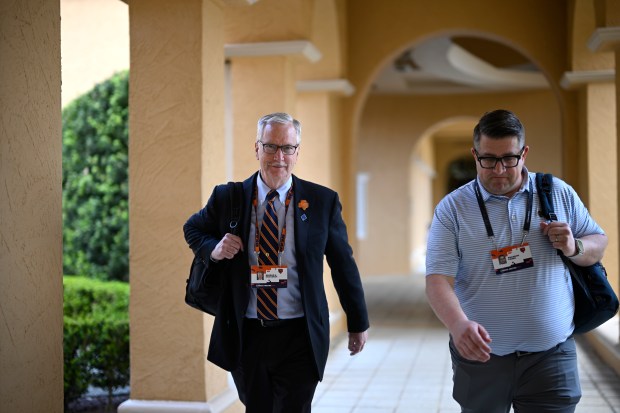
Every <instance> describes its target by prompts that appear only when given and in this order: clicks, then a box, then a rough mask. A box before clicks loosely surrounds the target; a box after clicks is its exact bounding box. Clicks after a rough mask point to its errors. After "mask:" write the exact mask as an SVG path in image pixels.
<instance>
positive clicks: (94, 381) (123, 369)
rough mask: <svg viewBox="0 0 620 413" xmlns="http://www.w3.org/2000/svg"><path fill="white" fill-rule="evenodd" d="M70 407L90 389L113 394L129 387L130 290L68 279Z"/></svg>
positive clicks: (67, 382) (66, 321)
mask: <svg viewBox="0 0 620 413" xmlns="http://www.w3.org/2000/svg"><path fill="white" fill-rule="evenodd" d="M63 285H64V365H65V375H64V382H65V398H64V399H65V407H66V406H68V405H69V403H70V402H72V401H74V400H76V399H78V398H79V397H80V396H82V395H83V394H84V393H85V392H86V390H87V389H88V386H89V385H93V386H96V387H100V388H103V389H106V390H107V391H108V403H109V404H111V402H112V395H113V392H114V390H115V389H117V388H120V387H124V386H127V385H128V384H129V316H128V304H129V285H128V284H127V283H123V282H118V281H116V282H105V281H99V280H93V279H89V278H86V277H73V276H65V277H64V279H63Z"/></svg>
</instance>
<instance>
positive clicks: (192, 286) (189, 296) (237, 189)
mask: <svg viewBox="0 0 620 413" xmlns="http://www.w3.org/2000/svg"><path fill="white" fill-rule="evenodd" d="M227 190H228V206H229V210H230V214H229V225H228V226H229V228H230V233H231V234H234V235H238V232H239V220H240V219H241V205H242V203H243V184H242V183H241V182H228V186H227ZM225 264H228V262H225V263H220V264H218V265H217V266H216V265H214V263H210V265H206V264H205V262H204V261H203V260H202V258H200V257H198V256H197V255H194V260H193V261H192V266H191V267H190V269H189V278H188V279H187V281H186V286H185V303H186V304H188V305H189V306H191V307H194V308H196V309H198V310H200V311H203V312H205V313H207V314H211V315H213V316H214V315H216V314H217V307H218V304H219V302H220V297H221V296H222V292H223V290H224V284H223V281H224V280H223V277H222V271H223V270H224V269H226V267H227V266H226V265H225Z"/></svg>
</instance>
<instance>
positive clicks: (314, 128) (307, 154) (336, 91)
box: [295, 80, 355, 337]
mask: <svg viewBox="0 0 620 413" xmlns="http://www.w3.org/2000/svg"><path fill="white" fill-rule="evenodd" d="M297 89H298V91H299V92H300V93H299V95H298V99H297V105H296V112H297V116H296V118H297V119H298V120H299V121H300V122H301V126H302V144H301V147H300V152H299V161H298V163H297V165H296V166H295V174H296V175H297V176H299V177H300V178H302V179H307V180H310V181H313V182H316V183H318V184H320V185H324V186H327V187H329V188H332V189H334V190H336V191H338V188H337V184H338V183H339V181H340V179H339V177H338V176H336V173H337V172H338V169H337V168H336V167H334V165H337V162H338V155H337V154H338V153H340V149H339V144H340V142H341V139H340V124H339V113H340V111H339V105H338V103H339V100H340V95H347V94H350V93H351V92H352V87H351V86H350V85H349V84H348V82H347V81H343V80H336V81H316V82H315V81H304V82H298V83H297ZM340 201H341V202H344V201H343V200H342V199H341V200H340ZM347 224H348V223H347ZM352 237H353V238H354V237H355V234H354V233H351V232H349V238H352ZM323 266H324V273H323V278H324V283H325V289H326V293H327V301H328V303H329V311H330V327H331V328H330V332H331V335H332V337H333V336H335V335H336V334H338V333H341V332H343V331H346V317H345V314H344V311H343V310H342V307H341V306H340V302H339V301H338V295H337V294H336V290H335V288H334V286H333V283H332V279H331V271H330V268H329V266H328V265H327V263H326V262H325V263H324V265H323Z"/></svg>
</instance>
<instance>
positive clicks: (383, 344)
mask: <svg viewBox="0 0 620 413" xmlns="http://www.w3.org/2000/svg"><path fill="white" fill-rule="evenodd" d="M423 278H424V277H422V276H418V277H412V276H402V277H397V276H394V277H388V278H381V279H380V280H378V279H373V278H370V279H368V280H365V282H364V285H365V292H366V299H367V303H368V306H369V311H370V317H371V324H372V327H371V330H370V333H369V336H370V337H369V341H368V343H367V344H366V347H365V348H364V351H363V352H362V353H360V354H359V355H357V356H354V357H351V356H349V352H348V351H347V343H346V340H340V341H338V342H336V343H334V345H333V348H332V349H331V352H330V357H329V359H328V361H327V368H326V371H325V378H324V380H323V382H321V383H320V384H319V387H318V389H317V393H316V396H315V398H314V403H313V407H312V411H313V412H314V413H418V412H419V413H448V412H450V413H456V412H459V411H460V410H459V406H458V404H457V403H456V402H455V401H454V400H452V396H451V392H452V371H451V366H450V356H449V352H448V348H447V330H445V328H443V326H442V325H441V324H440V323H439V322H438V321H437V319H436V318H435V316H434V314H433V312H432V310H431V309H430V307H429V306H428V304H427V302H426V298H425V295H424V279H423ZM578 345H579V347H578V351H579V364H580V375H581V386H582V392H583V397H582V399H581V402H580V403H579V405H578V407H577V411H576V412H577V413H620V378H619V377H618V376H617V375H616V374H615V372H613V371H612V370H611V369H609V368H608V367H607V366H605V365H604V364H602V363H601V362H600V361H599V359H598V358H597V356H596V355H595V354H593V353H592V352H591V351H590V350H589V348H588V347H587V343H584V342H583V341H582V340H579V341H578Z"/></svg>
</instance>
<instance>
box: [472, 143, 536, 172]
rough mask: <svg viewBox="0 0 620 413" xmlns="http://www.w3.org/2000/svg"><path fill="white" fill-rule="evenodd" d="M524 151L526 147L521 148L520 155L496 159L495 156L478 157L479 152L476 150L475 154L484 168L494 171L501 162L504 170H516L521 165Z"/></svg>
mask: <svg viewBox="0 0 620 413" xmlns="http://www.w3.org/2000/svg"><path fill="white" fill-rule="evenodd" d="M524 150H525V146H524V147H523V148H521V150H520V151H519V154H518V155H506V156H502V157H501V158H496V157H495V156H480V155H478V151H477V150H475V149H474V152H476V158H478V162H479V163H480V166H481V167H482V168H484V169H494V168H495V166H496V165H497V162H501V163H502V165H503V166H504V168H514V167H515V166H517V165H519V161H520V160H521V156H523V151H524Z"/></svg>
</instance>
